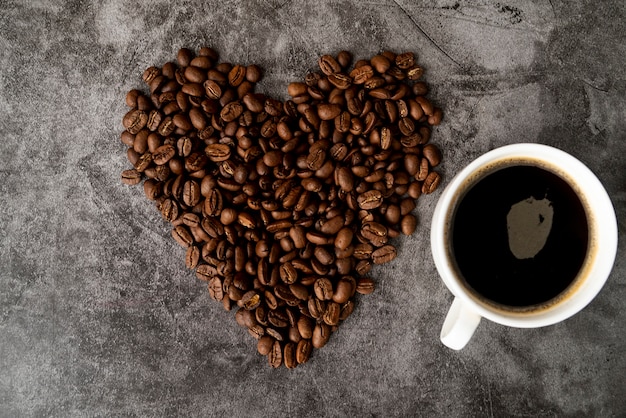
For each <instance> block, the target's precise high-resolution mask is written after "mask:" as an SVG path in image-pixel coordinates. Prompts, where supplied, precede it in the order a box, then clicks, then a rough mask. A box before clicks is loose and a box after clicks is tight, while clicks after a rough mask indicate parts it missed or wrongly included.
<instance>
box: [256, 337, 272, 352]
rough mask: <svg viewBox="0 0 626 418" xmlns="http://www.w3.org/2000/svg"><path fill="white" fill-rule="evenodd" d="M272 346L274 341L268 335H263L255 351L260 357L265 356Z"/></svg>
mask: <svg viewBox="0 0 626 418" xmlns="http://www.w3.org/2000/svg"><path fill="white" fill-rule="evenodd" d="M273 346H274V339H273V338H272V337H270V336H269V335H263V336H262V337H260V338H259V340H258V342H257V351H258V352H259V354H261V355H262V356H266V355H268V354H269V352H270V351H271V349H272V347H273Z"/></svg>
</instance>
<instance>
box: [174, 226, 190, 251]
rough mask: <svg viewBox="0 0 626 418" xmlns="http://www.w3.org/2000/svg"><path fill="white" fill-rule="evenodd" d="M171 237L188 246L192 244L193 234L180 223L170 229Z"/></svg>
mask: <svg viewBox="0 0 626 418" xmlns="http://www.w3.org/2000/svg"><path fill="white" fill-rule="evenodd" d="M172 237H173V238H174V239H175V240H176V242H178V243H179V244H180V245H181V246H182V247H184V248H188V247H189V246H190V245H191V244H193V236H192V235H191V233H190V232H189V230H188V229H187V228H186V227H184V226H182V225H179V226H177V227H175V228H174V229H172Z"/></svg>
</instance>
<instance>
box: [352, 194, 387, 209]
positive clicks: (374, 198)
mask: <svg viewBox="0 0 626 418" xmlns="http://www.w3.org/2000/svg"><path fill="white" fill-rule="evenodd" d="M357 202H358V204H359V207H360V208H361V209H365V210H370V209H376V208H377V207H379V206H380V205H382V203H383V195H382V193H381V192H380V191H379V190H369V191H367V192H365V193H362V194H361V195H359V197H358V198H357Z"/></svg>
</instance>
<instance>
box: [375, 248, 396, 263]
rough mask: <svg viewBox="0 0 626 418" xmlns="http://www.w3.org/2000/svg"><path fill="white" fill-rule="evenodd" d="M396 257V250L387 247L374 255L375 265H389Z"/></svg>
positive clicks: (379, 249) (378, 250) (376, 251)
mask: <svg viewBox="0 0 626 418" xmlns="http://www.w3.org/2000/svg"><path fill="white" fill-rule="evenodd" d="M396 255H397V252H396V248H395V247H394V246H393V245H385V246H383V247H380V248H378V249H377V250H375V251H374V252H373V253H372V261H374V264H383V263H388V262H390V261H391V260H393V259H394V258H396Z"/></svg>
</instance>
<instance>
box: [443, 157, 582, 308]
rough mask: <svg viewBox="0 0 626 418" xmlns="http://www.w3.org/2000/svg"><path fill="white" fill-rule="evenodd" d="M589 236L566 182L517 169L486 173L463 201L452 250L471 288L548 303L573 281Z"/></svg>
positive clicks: (496, 297)
mask: <svg viewBox="0 0 626 418" xmlns="http://www.w3.org/2000/svg"><path fill="white" fill-rule="evenodd" d="M588 234H589V233H588V224H587V217H586V215H585V210H584V208H583V205H582V203H581V201H580V199H579V198H578V196H577V195H576V193H575V192H574V190H573V189H572V188H571V187H570V186H569V184H568V183H567V182H565V181H564V180H563V179H561V178H560V177H559V176H557V175H555V174H553V173H551V172H549V171H546V170H544V169H542V168H539V167H536V166H532V165H517V166H508V167H505V168H502V169H500V170H498V171H495V172H493V173H491V174H489V175H487V176H486V177H484V178H482V179H481V180H479V181H478V183H476V184H475V185H474V186H473V187H472V188H471V189H470V190H469V191H468V192H467V193H466V195H465V196H464V197H462V201H461V203H460V205H459V207H458V208H457V211H456V214H455V215H454V220H453V227H452V244H453V245H452V247H453V250H454V257H455V259H456V262H457V264H458V268H459V270H460V272H461V273H462V275H463V277H464V279H465V280H466V282H467V284H468V285H469V286H470V287H471V288H473V289H474V290H475V291H476V292H478V293H479V294H480V295H482V296H483V297H485V298H487V299H490V300H492V301H494V302H497V303H499V304H503V305H509V306H515V307H522V306H530V305H536V304H541V303H544V302H547V301H549V300H550V299H553V298H554V297H556V296H557V295H559V293H561V292H562V291H563V290H565V289H566V288H567V287H568V285H569V284H570V283H572V281H573V280H574V278H575V277H576V275H577V274H578V272H579V270H580V268H581V266H582V264H583V261H584V259H585V255H586V253H587V243H588Z"/></svg>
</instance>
